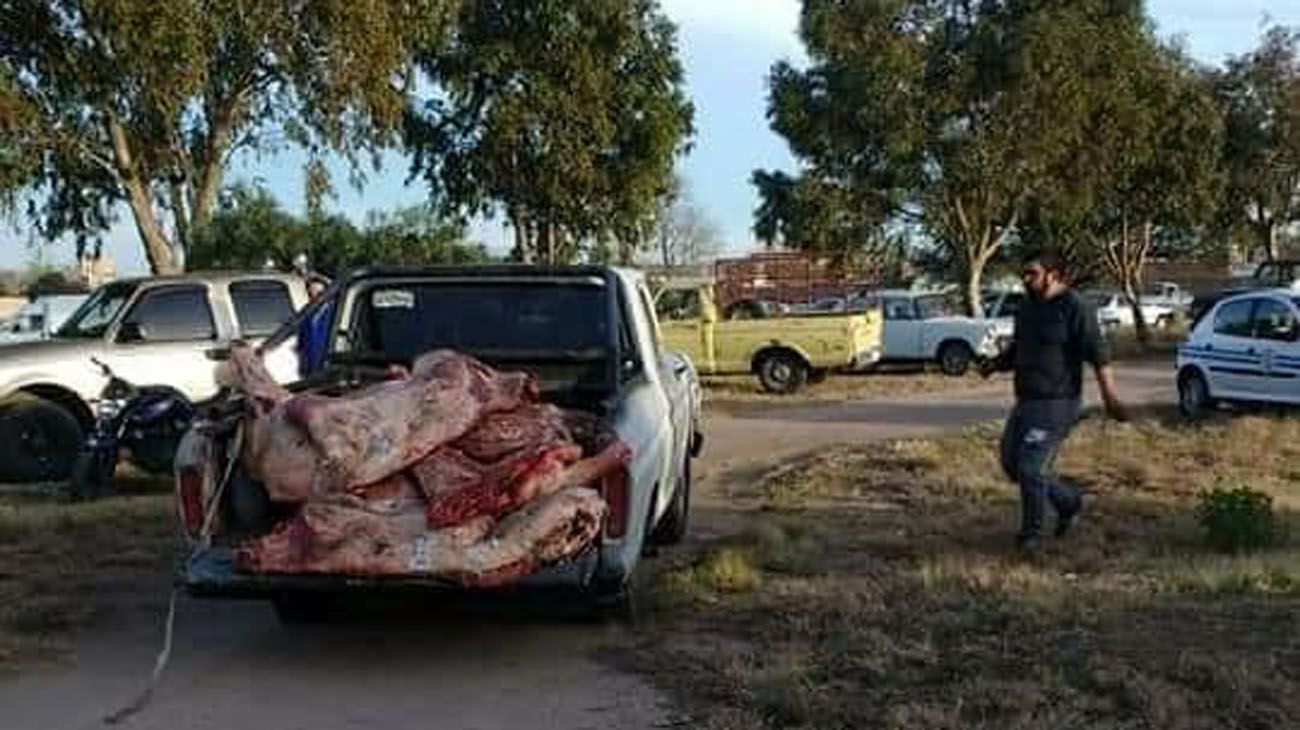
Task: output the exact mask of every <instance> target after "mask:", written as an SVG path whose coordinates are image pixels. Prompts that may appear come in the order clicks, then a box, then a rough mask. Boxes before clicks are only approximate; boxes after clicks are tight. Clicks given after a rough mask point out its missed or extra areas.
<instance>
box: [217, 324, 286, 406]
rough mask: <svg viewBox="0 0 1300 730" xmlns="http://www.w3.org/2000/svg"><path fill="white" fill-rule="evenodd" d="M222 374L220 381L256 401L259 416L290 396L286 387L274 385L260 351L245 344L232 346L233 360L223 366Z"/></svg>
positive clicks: (231, 356) (254, 402) (231, 355)
mask: <svg viewBox="0 0 1300 730" xmlns="http://www.w3.org/2000/svg"><path fill="white" fill-rule="evenodd" d="M222 371H223V372H222V373H221V374H220V376H219V377H218V379H219V380H222V381H227V380H228V381H231V383H230V384H231V385H234V386H235V387H238V388H239V390H240V391H242V392H243V393H244V395H246V396H248V398H249V399H250V400H251V401H253V404H254V406H255V407H256V408H257V410H258V413H259V414H264V413H267V412H269V411H270V410H271V409H272V408H274V407H275V406H277V405H279V404H281V403H283V402H285V401H287V400H289V398H290V397H291V394H290V393H289V391H288V390H286V389H285V388H284V386H282V385H280V384H279V383H277V382H275V378H274V377H272V376H271V372H270V371H269V370H267V369H266V363H264V362H262V357H261V355H258V354H257V350H255V349H253V348H252V347H251V346H249V345H247V344H245V343H243V342H236V343H234V344H232V345H231V346H230V358H229V359H228V360H226V362H225V363H224V365H223V367H222Z"/></svg>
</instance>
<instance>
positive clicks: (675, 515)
mask: <svg viewBox="0 0 1300 730" xmlns="http://www.w3.org/2000/svg"><path fill="white" fill-rule="evenodd" d="M690 521H691V459H690V457H687V458H686V460H685V462H684V463H683V464H682V475H681V477H680V478H679V479H678V481H677V488H676V489H675V490H673V501H672V502H670V503H669V504H668V511H667V512H665V513H664V516H663V517H661V518H660V519H659V524H657V525H655V529H654V531H653V532H652V533H651V534H650V542H651V543H653V544H655V545H676V544H678V543H680V542H681V541H682V540H684V539H685V538H686V528H687V527H688V526H689V524H690Z"/></svg>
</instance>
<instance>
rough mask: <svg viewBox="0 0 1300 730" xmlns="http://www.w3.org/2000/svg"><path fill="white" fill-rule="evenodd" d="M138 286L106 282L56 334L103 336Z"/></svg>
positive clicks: (63, 335)
mask: <svg viewBox="0 0 1300 730" xmlns="http://www.w3.org/2000/svg"><path fill="white" fill-rule="evenodd" d="M137 287H139V284H137V283H134V282H122V283H116V284H105V285H104V286H102V287H100V288H99V289H97V290H95V293H93V294H91V295H90V298H89V299H87V300H86V303H85V304H82V305H81V307H80V308H79V309H77V311H76V312H74V313H73V315H72V316H71V317H69V318H68V321H67V322H65V323H64V324H63V326H62V327H60V328H59V331H58V333H57V334H56V335H55V336H56V337H61V338H73V339H75V338H92V337H103V336H104V333H105V332H107V331H108V328H109V326H110V325H112V324H113V320H114V319H116V318H117V314H118V312H120V311H122V307H123V306H125V305H126V303H127V302H128V301H129V300H130V299H131V295H132V294H134V293H135V290H136V288H137Z"/></svg>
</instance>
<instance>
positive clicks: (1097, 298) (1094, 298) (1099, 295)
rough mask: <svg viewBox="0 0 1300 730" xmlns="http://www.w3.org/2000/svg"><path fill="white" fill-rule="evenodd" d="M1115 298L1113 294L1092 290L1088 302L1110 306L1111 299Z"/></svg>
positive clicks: (1098, 305) (1100, 305)
mask: <svg viewBox="0 0 1300 730" xmlns="http://www.w3.org/2000/svg"><path fill="white" fill-rule="evenodd" d="M1114 298H1115V297H1114V295H1113V294H1107V293H1106V292H1092V293H1090V294H1088V296H1087V299H1088V303H1089V304H1091V305H1092V306H1094V307H1107V306H1110V300H1111V299H1114Z"/></svg>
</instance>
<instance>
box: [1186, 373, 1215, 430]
mask: <svg viewBox="0 0 1300 730" xmlns="http://www.w3.org/2000/svg"><path fill="white" fill-rule="evenodd" d="M1214 406H1215V402H1214V399H1213V398H1212V397H1211V396H1210V386H1209V384H1208V383H1206V382H1205V376H1204V375H1201V374H1200V373H1198V372H1196V371H1195V370H1188V371H1187V372H1185V373H1183V375H1182V377H1180V378H1178V410H1179V411H1180V412H1181V413H1182V414H1183V416H1184V417H1185V418H1188V419H1191V420H1193V421H1197V420H1200V419H1202V418H1205V417H1206V416H1207V415H1209V413H1210V411H1212V410H1214Z"/></svg>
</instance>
